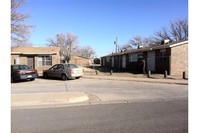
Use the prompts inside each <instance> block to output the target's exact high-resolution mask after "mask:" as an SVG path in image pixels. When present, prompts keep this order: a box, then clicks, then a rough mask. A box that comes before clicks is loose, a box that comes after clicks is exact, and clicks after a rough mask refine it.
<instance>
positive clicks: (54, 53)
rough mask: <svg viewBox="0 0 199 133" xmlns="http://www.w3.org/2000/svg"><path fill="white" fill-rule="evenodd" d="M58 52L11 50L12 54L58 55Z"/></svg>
mask: <svg viewBox="0 0 199 133" xmlns="http://www.w3.org/2000/svg"><path fill="white" fill-rule="evenodd" d="M56 54H57V53H56V52H31V53H27V52H11V55H56Z"/></svg>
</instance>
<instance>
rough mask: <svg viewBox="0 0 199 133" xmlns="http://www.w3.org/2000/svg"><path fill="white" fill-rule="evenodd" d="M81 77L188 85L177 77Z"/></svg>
mask: <svg viewBox="0 0 199 133" xmlns="http://www.w3.org/2000/svg"><path fill="white" fill-rule="evenodd" d="M83 78H88V79H100V80H119V81H135V82H148V83H165V84H180V85H188V80H183V79H182V80H177V79H153V78H132V77H114V76H99V75H98V76H93V75H84V76H83Z"/></svg>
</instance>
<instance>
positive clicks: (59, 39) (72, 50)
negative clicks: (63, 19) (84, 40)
mask: <svg viewBox="0 0 199 133" xmlns="http://www.w3.org/2000/svg"><path fill="white" fill-rule="evenodd" d="M77 40H78V37H77V36H76V35H74V34H72V33H67V34H63V33H59V34H57V35H56V39H52V38H48V39H47V42H48V44H47V45H48V46H54V47H60V49H61V51H60V55H61V57H62V58H63V60H65V61H67V62H69V61H70V59H71V56H72V55H77V53H78V49H79V48H78V45H77Z"/></svg>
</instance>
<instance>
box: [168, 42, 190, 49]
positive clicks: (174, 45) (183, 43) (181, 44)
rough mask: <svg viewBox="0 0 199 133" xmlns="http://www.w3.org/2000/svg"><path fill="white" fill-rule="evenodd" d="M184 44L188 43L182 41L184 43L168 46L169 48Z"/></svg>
mask: <svg viewBox="0 0 199 133" xmlns="http://www.w3.org/2000/svg"><path fill="white" fill-rule="evenodd" d="M186 43H188V41H184V42H180V43H175V44H172V45H170V48H172V47H175V46H179V45H182V44H186Z"/></svg>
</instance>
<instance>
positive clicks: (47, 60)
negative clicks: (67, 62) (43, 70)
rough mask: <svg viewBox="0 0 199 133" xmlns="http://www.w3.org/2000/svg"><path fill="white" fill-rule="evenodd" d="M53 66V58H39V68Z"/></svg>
mask: <svg viewBox="0 0 199 133" xmlns="http://www.w3.org/2000/svg"><path fill="white" fill-rule="evenodd" d="M51 65H52V56H51V55H49V56H39V57H38V66H51Z"/></svg>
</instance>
